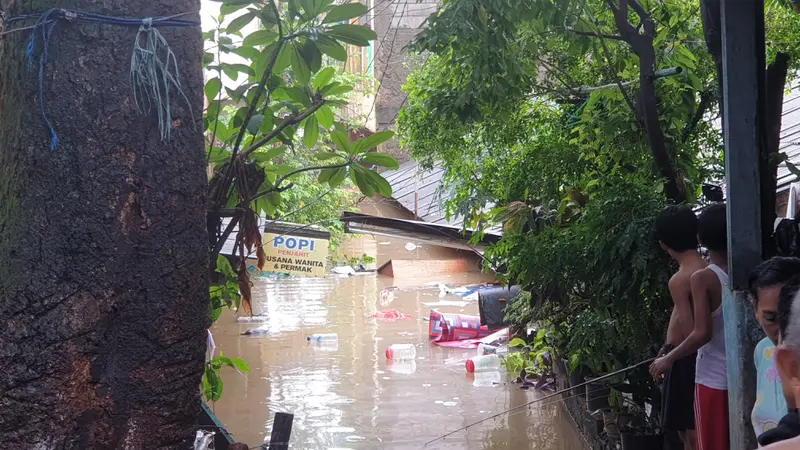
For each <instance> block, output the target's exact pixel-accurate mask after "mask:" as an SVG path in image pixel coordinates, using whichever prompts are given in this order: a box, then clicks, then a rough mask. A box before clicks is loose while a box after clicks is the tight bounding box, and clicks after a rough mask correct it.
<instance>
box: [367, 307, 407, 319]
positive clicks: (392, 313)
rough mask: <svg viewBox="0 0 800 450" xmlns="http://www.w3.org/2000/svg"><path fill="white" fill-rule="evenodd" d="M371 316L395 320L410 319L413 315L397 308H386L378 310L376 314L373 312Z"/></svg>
mask: <svg viewBox="0 0 800 450" xmlns="http://www.w3.org/2000/svg"><path fill="white" fill-rule="evenodd" d="M370 317H373V318H375V319H379V320H388V321H392V322H394V321H395V320H398V319H410V318H411V315H409V314H403V313H401V312H400V311H398V310H396V309H384V310H383V311H378V312H376V313H375V314H372V315H371V316H370Z"/></svg>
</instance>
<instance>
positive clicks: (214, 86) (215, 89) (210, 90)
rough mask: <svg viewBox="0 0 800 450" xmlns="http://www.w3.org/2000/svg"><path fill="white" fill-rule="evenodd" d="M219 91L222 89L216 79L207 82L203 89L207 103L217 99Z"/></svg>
mask: <svg viewBox="0 0 800 450" xmlns="http://www.w3.org/2000/svg"><path fill="white" fill-rule="evenodd" d="M220 89H222V82H221V81H220V80H219V78H218V77H215V78H212V79H210V80H208V82H207V83H206V88H205V91H206V98H208V101H214V99H216V98H217V95H219V91H220Z"/></svg>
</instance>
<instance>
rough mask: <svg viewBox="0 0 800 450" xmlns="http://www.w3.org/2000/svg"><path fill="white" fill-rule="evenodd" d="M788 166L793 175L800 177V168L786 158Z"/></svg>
mask: <svg viewBox="0 0 800 450" xmlns="http://www.w3.org/2000/svg"><path fill="white" fill-rule="evenodd" d="M786 168H787V169H789V172H791V174H792V175H794V176H796V177H800V168H798V167H797V166H796V165H794V164H792V163H791V162H789V160H786Z"/></svg>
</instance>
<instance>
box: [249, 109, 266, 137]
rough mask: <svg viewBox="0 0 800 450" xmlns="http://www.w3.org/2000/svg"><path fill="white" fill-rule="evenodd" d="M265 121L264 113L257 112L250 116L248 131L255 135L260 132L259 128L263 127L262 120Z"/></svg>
mask: <svg viewBox="0 0 800 450" xmlns="http://www.w3.org/2000/svg"><path fill="white" fill-rule="evenodd" d="M263 121H264V115H262V114H256V115H254V116H253V117H251V118H250V122H249V123H248V124H247V131H248V132H250V134H252V135H253V136H255V135H257V134H258V130H259V129H260V128H261V122H263Z"/></svg>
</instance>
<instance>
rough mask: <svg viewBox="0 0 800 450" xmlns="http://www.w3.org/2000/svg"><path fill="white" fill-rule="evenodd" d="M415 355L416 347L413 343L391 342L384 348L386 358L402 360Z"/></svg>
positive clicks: (412, 357)
mask: <svg viewBox="0 0 800 450" xmlns="http://www.w3.org/2000/svg"><path fill="white" fill-rule="evenodd" d="M416 357H417V348H416V347H414V344H392V345H390V346H389V347H388V348H387V349H386V359H391V360H394V361H402V360H409V359H414V358H416Z"/></svg>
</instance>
